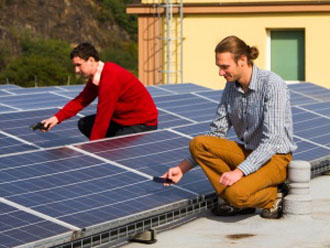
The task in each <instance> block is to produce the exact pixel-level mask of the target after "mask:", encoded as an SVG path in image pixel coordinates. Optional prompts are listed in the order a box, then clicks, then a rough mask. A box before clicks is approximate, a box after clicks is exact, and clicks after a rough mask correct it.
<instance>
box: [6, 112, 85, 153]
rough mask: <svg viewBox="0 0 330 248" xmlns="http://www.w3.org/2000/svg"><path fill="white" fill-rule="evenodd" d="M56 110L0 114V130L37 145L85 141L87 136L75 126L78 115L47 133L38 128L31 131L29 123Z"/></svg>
mask: <svg viewBox="0 0 330 248" xmlns="http://www.w3.org/2000/svg"><path fill="white" fill-rule="evenodd" d="M57 111H58V109H57V108H51V109H42V110H33V111H19V112H12V113H7V114H2V115H1V119H0V130H2V131H4V132H6V133H7V134H10V135H12V136H15V137H18V138H19V139H20V140H24V141H27V142H28V143H33V144H35V145H37V146H38V147H54V146H61V145H67V144H72V143H77V142H83V141H87V138H86V137H85V136H84V135H82V134H81V133H80V131H79V130H78V128H77V121H78V118H79V117H73V118H71V119H70V120H67V121H65V122H63V123H61V124H60V125H57V126H55V127H54V128H53V129H52V130H51V131H50V132H47V133H42V132H40V131H39V130H37V131H32V129H31V128H30V126H31V125H33V124H35V123H37V122H40V121H42V120H43V119H46V118H49V117H50V116H52V115H54V114H55V113H56V112H57Z"/></svg>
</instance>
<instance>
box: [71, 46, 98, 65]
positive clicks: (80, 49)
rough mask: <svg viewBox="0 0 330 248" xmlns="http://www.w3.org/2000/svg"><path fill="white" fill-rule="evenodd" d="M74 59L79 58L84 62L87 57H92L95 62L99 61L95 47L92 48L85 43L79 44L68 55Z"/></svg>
mask: <svg viewBox="0 0 330 248" xmlns="http://www.w3.org/2000/svg"><path fill="white" fill-rule="evenodd" d="M74 57H80V58H82V59H84V60H88V58H89V57H93V58H94V59H95V61H99V60H100V58H99V55H98V53H97V51H96V49H95V47H93V46H92V45H91V44H89V43H86V42H85V43H80V44H79V45H78V46H76V47H75V48H74V49H73V50H72V52H71V54H70V58H71V59H73V58H74Z"/></svg>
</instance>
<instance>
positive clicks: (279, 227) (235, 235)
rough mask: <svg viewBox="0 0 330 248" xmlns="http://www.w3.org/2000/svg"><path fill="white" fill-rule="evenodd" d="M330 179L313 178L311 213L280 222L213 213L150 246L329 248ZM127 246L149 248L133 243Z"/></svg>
mask: <svg viewBox="0 0 330 248" xmlns="http://www.w3.org/2000/svg"><path fill="white" fill-rule="evenodd" d="M329 188H330V176H329V175H323V176H319V177H316V178H314V179H312V181H311V196H312V207H313V210H312V214H311V215H310V216H304V217H301V216H300V217H291V216H290V217H289V216H285V217H283V218H281V219H279V220H268V219H263V218H261V217H260V216H259V215H258V214H254V215H246V216H235V217H216V216H212V214H211V213H210V212H207V213H205V214H203V215H201V216H200V217H199V218H196V219H195V220H192V221H191V222H189V223H185V224H183V225H180V226H178V227H175V228H172V229H168V230H165V231H162V232H159V233H158V234H157V237H156V238H157V242H156V243H155V244H152V245H148V246H147V247H157V248H168V247H189V248H195V247H196V248H197V247H198V248H200V247H205V248H208V247H210V248H211V247H239V248H263V247H267V248H296V247H297V248H298V247H299V248H326V247H330V190H328V189H329ZM124 247H127V248H139V247H146V245H145V244H140V243H134V242H131V243H129V244H127V245H125V246H124Z"/></svg>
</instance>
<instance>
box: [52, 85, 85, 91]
mask: <svg viewBox="0 0 330 248" xmlns="http://www.w3.org/2000/svg"><path fill="white" fill-rule="evenodd" d="M84 87H85V84H77V85H62V86H58V88H61V89H63V90H65V91H75V92H79V91H82V90H83V89H84Z"/></svg>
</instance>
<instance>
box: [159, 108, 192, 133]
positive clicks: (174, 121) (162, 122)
mask: <svg viewBox="0 0 330 248" xmlns="http://www.w3.org/2000/svg"><path fill="white" fill-rule="evenodd" d="M190 123H192V122H191V121H189V120H186V119H183V118H180V117H178V116H175V115H173V114H169V113H166V112H164V111H162V110H158V129H163V128H171V127H176V126H182V125H186V124H190Z"/></svg>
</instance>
